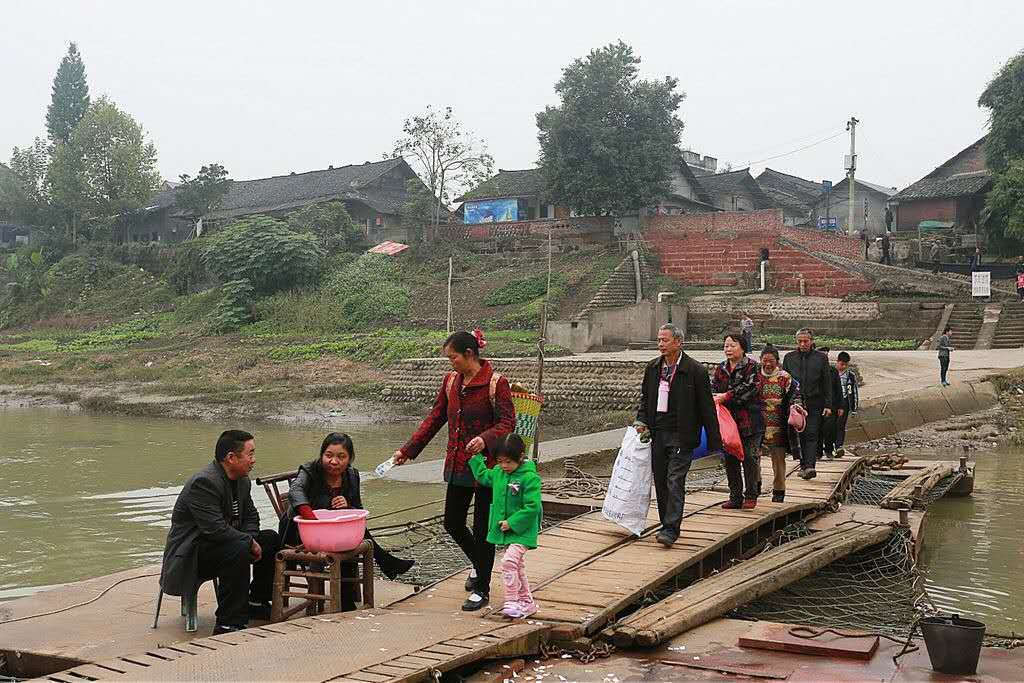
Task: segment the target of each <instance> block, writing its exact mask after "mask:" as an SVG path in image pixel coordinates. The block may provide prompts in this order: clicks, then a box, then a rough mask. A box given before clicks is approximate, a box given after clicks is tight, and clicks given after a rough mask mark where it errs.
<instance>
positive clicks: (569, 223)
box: [435, 216, 614, 253]
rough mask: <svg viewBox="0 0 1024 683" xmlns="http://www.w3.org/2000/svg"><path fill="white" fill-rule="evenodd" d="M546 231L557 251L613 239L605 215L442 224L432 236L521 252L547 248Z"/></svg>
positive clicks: (481, 248) (481, 249)
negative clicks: (470, 223) (473, 223)
mask: <svg viewBox="0 0 1024 683" xmlns="http://www.w3.org/2000/svg"><path fill="white" fill-rule="evenodd" d="M549 233H550V234H551V239H552V247H553V249H554V250H555V251H558V252H565V251H575V250H577V249H580V248H583V247H587V246H594V245H607V244H610V243H611V242H612V241H613V240H614V234H613V231H612V221H611V219H610V218H608V217H606V216H581V217H573V218H564V219H539V220H534V221H508V222H501V223H481V224H475V225H463V224H455V225H442V226H440V227H439V228H438V230H437V232H436V234H435V239H437V240H440V241H446V240H456V241H459V242H461V243H463V244H465V245H466V246H468V247H469V248H471V249H473V250H474V251H478V252H483V253H495V252H502V251H518V252H522V251H534V250H539V249H543V250H547V244H548V234H549Z"/></svg>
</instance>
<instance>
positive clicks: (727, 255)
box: [646, 209, 871, 297]
mask: <svg viewBox="0 0 1024 683" xmlns="http://www.w3.org/2000/svg"><path fill="white" fill-rule="evenodd" d="M783 230H784V226H783V223H782V212H781V211H779V210H775V209H772V210H767V211H750V212H728V213H711V214H687V215H682V216H653V217H651V218H650V219H649V220H648V223H647V230H646V237H647V241H648V242H649V243H650V244H651V246H652V247H653V248H654V249H655V251H656V252H657V253H658V256H659V258H660V261H661V270H662V272H663V273H664V274H666V275H668V276H670V277H672V278H675V279H678V280H680V281H682V282H686V283H688V284H693V285H698V286H720V287H721V286H731V285H737V284H739V282H740V278H741V277H742V276H744V275H745V276H748V277H750V278H751V281H753V280H752V278H753V276H754V274H755V273H757V272H758V267H759V263H760V252H761V248H762V247H767V248H768V249H769V250H770V252H771V261H770V268H769V288H770V289H773V290H775V291H786V292H799V291H800V283H801V281H802V282H803V284H804V291H805V293H806V294H809V295H814V296H833V297H843V296H846V295H847V294H850V293H852V292H864V291H870V289H871V283H870V282H868V280H866V279H865V278H864V277H862V276H860V275H856V274H851V273H846V272H844V271H842V270H840V269H838V268H835V267H834V266H831V265H829V264H827V263H824V262H822V261H820V260H818V259H816V258H814V257H813V256H811V255H810V254H808V253H807V252H805V251H803V250H801V249H794V248H793V247H787V246H783V245H782V244H781V243H780V242H779V237H780V236H781V235H782V234H783ZM825 237H827V236H825ZM851 241H852V242H853V243H854V244H858V243H857V242H856V240H851ZM836 244H838V245H840V246H838V247H836V246H834V247H833V248H837V249H838V248H846V246H845V243H844V242H842V241H841V238H840V241H837V242H836Z"/></svg>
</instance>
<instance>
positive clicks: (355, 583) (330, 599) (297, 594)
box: [256, 470, 373, 622]
mask: <svg viewBox="0 0 1024 683" xmlns="http://www.w3.org/2000/svg"><path fill="white" fill-rule="evenodd" d="M295 474H296V473H295V470H289V471H288V472H280V473H278V474H271V475H270V476H267V477H259V478H257V479H256V484H257V485H259V486H262V487H263V490H264V491H266V493H267V497H268V498H269V499H270V504H271V506H273V508H274V512H276V513H277V516H278V519H280V518H281V517H283V516H284V515H285V513H287V512H288V508H289V507H290V506H289V502H288V493H287V491H285V492H284V493H281V489H280V486H281V484H282V482H287V483H288V484H289V485H290V484H291V481H292V479H294V478H295ZM282 540H283V539H282ZM342 562H355V563H357V566H359V568H360V569H359V571H357V576H355V577H352V578H350V577H343V576H342V575H341V563H342ZM303 581H304V582H303ZM346 589H348V590H351V591H352V592H353V596H352V598H353V601H354V602H362V604H363V607H373V544H372V543H370V541H365V540H364V541H363V542H362V543H361V544H360V545H359V546H358V547H357V548H355V549H354V550H350V551H349V552H345V553H313V552H309V551H307V550H306V549H304V548H303V547H302V546H301V545H299V546H296V547H294V548H290V547H286V548H284V549H282V550H281V551H280V552H278V553H277V556H276V557H275V559H274V590H273V598H272V601H271V609H270V615H271V617H270V620H271V621H272V622H278V621H284V620H285V619H288V618H289V617H291V616H293V615H295V614H298V613H299V612H301V611H303V610H305V612H306V614H308V615H313V614H322V613H326V612H340V611H341V595H342V591H343V590H346ZM291 600H301V602H300V603H299V604H298V605H294V606H290V605H289V603H290V602H291Z"/></svg>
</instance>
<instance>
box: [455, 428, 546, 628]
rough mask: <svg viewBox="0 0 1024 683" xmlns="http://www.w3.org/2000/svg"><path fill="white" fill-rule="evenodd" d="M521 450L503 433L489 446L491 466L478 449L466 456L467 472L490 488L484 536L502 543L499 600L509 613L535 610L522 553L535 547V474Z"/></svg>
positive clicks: (537, 506)
mask: <svg viewBox="0 0 1024 683" xmlns="http://www.w3.org/2000/svg"><path fill="white" fill-rule="evenodd" d="M525 451H526V447H525V445H524V444H523V439H522V438H521V437H520V436H519V435H518V434H506V435H505V436H503V437H501V438H499V439H498V443H497V444H496V446H495V449H494V454H495V459H496V460H497V466H496V467H493V468H488V467H487V464H486V462H485V460H484V457H483V455H479V454H478V455H475V456H473V458H472V459H471V460H470V461H469V467H470V469H472V470H473V476H474V477H476V480H477V481H478V482H480V484H481V485H482V486H489V487H491V491H492V493H493V496H492V500H491V514H490V516H489V519H488V524H487V542H488V543H493V544H494V545H507V546H508V548H507V549H506V550H505V557H504V559H503V560H502V562H501V575H502V578H503V580H504V583H505V606H504V608H502V610H501V612H502V614H504V615H505V616H507V617H512V618H513V619H521V618H524V617H528V616H530V615H531V614H533V613H535V612H536V611H537V603H535V602H534V601H533V595H532V594H531V593H530V584H529V583H528V582H527V580H526V565H525V563H524V556H525V555H526V551H527V550H528V549H532V548H536V547H537V534H538V533H539V532H540V519H541V514H542V511H541V505H540V477H539V476H538V475H537V466H536V465H535V464H534V463H533V462H531V461H529V460H525ZM524 460H525V461H524Z"/></svg>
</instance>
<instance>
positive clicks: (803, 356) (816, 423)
mask: <svg viewBox="0 0 1024 683" xmlns="http://www.w3.org/2000/svg"><path fill="white" fill-rule="evenodd" d="M782 369H783V370H785V371H786V372H788V373H789V374H790V375H792V376H793V379H795V380H796V381H797V382H799V383H800V394H801V395H802V396H803V399H804V407H805V408H806V409H807V426H806V427H805V428H804V431H803V433H802V434H800V478H801V479H812V478H814V477H816V476H817V474H818V473H817V472H815V471H814V466H815V464H816V460H817V457H818V440H819V439H820V438H821V421H822V418H825V417H829V416H830V415H831V414H832V405H833V403H834V402H833V399H832V389H833V387H832V367H831V366H830V365H829V362H828V356H826V355H825V354H823V353H820V352H818V351H815V350H814V334H813V333H812V332H811V331H810V330H809V329H807V328H806V327H804V328H801V329H800V330H798V331H797V333H796V351H790V352H789V353H787V354H786V357H785V359H783V361H782Z"/></svg>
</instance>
